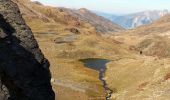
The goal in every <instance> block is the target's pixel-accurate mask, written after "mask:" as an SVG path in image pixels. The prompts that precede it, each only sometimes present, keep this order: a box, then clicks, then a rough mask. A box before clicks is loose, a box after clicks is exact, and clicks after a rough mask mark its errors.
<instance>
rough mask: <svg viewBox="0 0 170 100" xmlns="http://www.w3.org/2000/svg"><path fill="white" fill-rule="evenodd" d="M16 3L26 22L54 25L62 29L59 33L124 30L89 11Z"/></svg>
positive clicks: (26, 0)
mask: <svg viewBox="0 0 170 100" xmlns="http://www.w3.org/2000/svg"><path fill="white" fill-rule="evenodd" d="M14 1H16V2H17V3H18V5H19V6H20V9H21V12H22V13H23V16H24V17H25V19H26V20H28V21H30V22H31V21H32V19H35V20H36V22H35V23H40V22H43V23H44V25H46V24H47V23H53V24H55V25H58V26H59V27H60V28H61V29H60V30H59V29H58V31H59V32H60V31H61V32H62V31H63V30H68V32H69V30H71V29H72V28H74V29H76V30H78V31H80V33H96V32H97V33H101V34H104V33H109V32H115V31H121V30H123V28H121V27H120V26H118V25H116V24H113V23H112V22H111V21H109V20H107V19H104V18H102V17H99V16H97V15H96V14H94V13H92V12H90V11H88V10H84V11H83V10H82V11H81V10H71V9H66V8H57V7H49V6H45V7H44V6H43V5H41V4H37V3H36V2H34V3H31V2H29V0H24V1H22V0H14ZM18 1H19V2H18ZM24 2H27V3H24ZM84 15H86V16H84ZM35 20H34V21H35ZM55 25H54V27H55ZM51 30H53V29H51Z"/></svg>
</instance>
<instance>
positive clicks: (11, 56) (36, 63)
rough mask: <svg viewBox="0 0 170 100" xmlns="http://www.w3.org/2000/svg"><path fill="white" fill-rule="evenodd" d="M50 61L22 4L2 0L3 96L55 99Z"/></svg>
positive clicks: (0, 55) (5, 98) (0, 90)
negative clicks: (23, 16) (25, 14)
mask: <svg viewBox="0 0 170 100" xmlns="http://www.w3.org/2000/svg"><path fill="white" fill-rule="evenodd" d="M50 79H51V74H50V71H49V62H48V60H47V59H45V58H44V55H43V54H42V53H41V50H40V49H39V46H38V44H37V41H36V40H35V39H34V36H33V34H32V32H31V30H30V28H29V27H28V26H27V25H26V24H25V21H24V20H23V18H22V16H21V14H20V11H19V9H18V6H17V5H16V4H15V3H13V2H12V1H11V0H0V100H54V92H53V90H52V87H51V83H50Z"/></svg>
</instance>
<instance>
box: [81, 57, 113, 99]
mask: <svg viewBox="0 0 170 100" xmlns="http://www.w3.org/2000/svg"><path fill="white" fill-rule="evenodd" d="M80 61H81V62H83V63H84V65H85V66H86V67H88V68H91V69H94V70H97V71H98V72H99V79H100V81H101V82H102V83H103V88H104V89H105V91H106V100H110V97H111V95H112V93H113V91H112V90H111V89H110V88H109V87H108V86H107V83H106V81H105V80H104V79H103V78H104V73H105V71H106V69H107V68H106V64H107V63H108V62H110V60H107V59H100V58H88V59H81V60H80Z"/></svg>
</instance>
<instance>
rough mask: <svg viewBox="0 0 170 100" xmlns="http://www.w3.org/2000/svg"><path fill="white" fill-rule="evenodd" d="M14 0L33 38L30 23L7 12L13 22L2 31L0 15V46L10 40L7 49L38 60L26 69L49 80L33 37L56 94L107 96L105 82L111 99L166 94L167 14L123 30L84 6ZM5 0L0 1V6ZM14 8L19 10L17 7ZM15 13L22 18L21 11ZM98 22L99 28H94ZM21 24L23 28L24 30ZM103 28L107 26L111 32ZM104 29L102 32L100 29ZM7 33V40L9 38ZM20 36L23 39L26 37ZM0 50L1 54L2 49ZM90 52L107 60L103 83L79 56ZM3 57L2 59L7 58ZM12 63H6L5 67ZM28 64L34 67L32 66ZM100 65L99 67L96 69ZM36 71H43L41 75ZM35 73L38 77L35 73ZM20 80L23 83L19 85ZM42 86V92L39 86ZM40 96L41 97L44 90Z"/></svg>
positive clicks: (164, 97) (74, 99) (83, 99)
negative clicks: (82, 7) (149, 22)
mask: <svg viewBox="0 0 170 100" xmlns="http://www.w3.org/2000/svg"><path fill="white" fill-rule="evenodd" d="M13 1H14V2H15V3H16V4H17V5H18V6H19V9H20V10H21V14H22V17H23V18H24V19H25V21H26V23H27V24H28V26H29V27H30V28H31V30H32V31H33V34H34V36H35V38H36V40H37V42H36V41H35V39H34V37H33V35H32V33H31V31H30V29H29V28H28V27H27V26H25V24H24V26H22V25H23V24H21V23H23V22H21V23H20V21H17V23H15V21H10V20H11V19H10V18H9V19H7V22H8V21H9V22H11V23H9V22H8V23H9V25H11V26H13V27H12V29H10V28H11V27H8V29H10V30H11V31H10V32H9V31H7V29H6V27H4V23H6V22H4V20H3V18H4V17H3V16H2V17H0V19H1V20H2V21H1V22H0V23H3V24H0V25H1V26H0V27H2V28H1V29H2V30H1V31H0V32H1V34H0V36H1V37H2V39H0V41H2V43H1V44H2V46H6V45H10V43H12V44H11V45H12V47H13V45H14V46H16V47H17V48H12V47H11V45H10V46H7V47H8V48H9V49H10V50H11V49H12V51H15V52H16V50H17V51H18V50H19V51H21V52H19V54H18V52H17V54H16V53H14V54H15V55H22V54H25V55H28V56H26V58H24V59H28V61H30V62H35V65H37V64H38V65H39V67H40V70H38V68H39V67H38V68H37V67H35V65H34V64H33V65H32V66H34V67H35V68H34V67H27V66H26V68H27V71H33V73H34V71H36V72H38V73H35V74H34V75H35V76H37V77H36V79H41V82H47V83H48V84H49V80H50V74H49V70H48V67H49V65H48V63H47V60H45V58H44V56H43V55H42V53H41V52H40V50H39V49H38V45H37V43H38V44H39V47H40V48H41V50H42V52H43V53H44V55H45V56H46V57H47V59H48V60H49V62H50V64H51V67H50V70H51V76H52V80H51V83H52V88H53V90H54V91H55V95H56V97H57V98H56V99H57V100H89V99H92V100H106V92H108V91H106V89H104V87H103V85H105V86H106V85H107V87H105V88H108V89H109V90H111V92H113V93H110V92H109V93H108V96H109V97H108V98H109V99H111V100H168V99H169V89H170V88H169V86H170V82H169V79H170V75H169V73H170V66H169V62H170V59H169V55H170V52H169V47H170V46H169V41H170V40H169V32H170V29H169V23H170V21H169V19H170V17H169V15H166V16H164V17H162V18H161V19H159V20H157V21H155V22H153V23H152V24H148V25H144V26H140V27H137V28H135V29H131V30H124V29H122V28H120V27H119V26H117V25H116V26H115V25H113V24H108V25H106V23H110V21H108V20H105V19H103V17H98V16H96V14H93V13H91V12H89V11H88V10H86V9H79V10H73V9H66V8H57V7H50V6H45V5H42V4H41V3H39V2H31V1H29V0H13ZM3 2H5V1H3ZM0 4H2V3H0ZM4 6H5V5H2V7H4ZM9 11H10V10H9ZM14 12H15V13H16V14H17V16H19V14H18V13H17V12H18V11H17V10H15V11H14ZM5 14H6V13H5ZM12 14H13V13H12ZM85 15H87V16H85ZM7 17H8V16H7ZM12 18H16V17H12ZM19 18H21V16H20V17H19ZM94 19H96V20H97V23H95V22H93V20H94ZM21 21H23V20H21ZM13 23H14V24H13ZM98 24H100V25H98ZM15 25H21V26H22V27H19V28H18V27H16V26H15ZM5 26H8V24H5ZM97 26H98V27H100V28H99V29H98V27H97ZM104 26H105V27H104ZM25 29H26V32H25V31H24V30H25ZM108 29H111V31H113V32H111V31H110V30H108ZM14 30H16V32H13V31H14ZM19 30H23V31H24V32H23V31H21V32H20V31H19ZM103 30H104V31H103ZM115 30H116V31H115ZM7 33H12V35H9V38H5V37H6V34H7ZM19 33H22V34H19ZM26 33H29V34H26ZM106 33H107V35H103V34H106ZM25 35H26V36H25ZM7 36H8V35H7ZM4 38H5V39H4ZM11 38H12V40H10V39H11ZM6 39H7V40H6ZM18 40H20V41H21V42H19V41H18ZM25 40H27V42H26V41H25ZM11 41H15V42H11ZM32 41H34V42H32ZM13 43H14V44H13ZM0 46H1V45H0ZM18 46H19V47H18ZM32 46H33V47H32ZM20 47H21V48H24V50H23V49H20ZM0 48H1V47H0ZM4 52H5V53H6V52H8V50H6V49H5V50H4V49H2V51H1V49H0V55H4V54H5V53H4ZM30 53H31V54H32V55H31V54H30ZM7 54H8V55H9V57H11V55H13V53H10V52H8V53H7ZM4 56H5V57H6V55H4ZM2 57H3V56H2ZM19 57H21V58H19ZM19 57H17V58H18V59H22V60H21V61H22V62H25V61H24V59H23V56H19ZM24 57H25V56H24ZM29 58H30V59H29ZM32 58H35V59H32ZM89 58H92V59H93V58H99V59H107V60H109V62H108V63H107V64H106V67H107V69H105V73H103V74H102V79H101V80H103V81H104V84H103V83H102V82H101V81H100V79H99V72H98V71H96V70H94V69H91V68H88V67H86V66H85V64H84V63H82V62H81V61H80V60H81V59H89ZM0 59H1V57H0ZM3 59H4V60H6V58H3ZM12 59H15V58H12ZM12 61H13V60H12ZM14 61H15V60H14ZM14 61H13V62H11V63H12V65H15V63H16V64H17V65H18V66H20V65H19V64H20V63H21V62H20V61H18V60H17V61H15V62H14ZM11 63H9V65H6V66H9V67H10V64H11ZM5 64H8V63H5ZM27 64H28V62H26V64H25V65H27ZM28 65H29V64H28ZM29 66H31V65H29ZM22 68H23V70H24V71H23V70H22V69H21V70H19V73H20V72H25V70H26V69H24V68H25V67H22ZM32 68H33V70H31V69H32ZM43 68H45V69H44V70H45V72H47V73H48V74H47V73H46V74H44V73H45V72H44V71H43V72H41V69H42V70H43ZM4 71H6V69H4ZM7 71H8V70H7ZM101 71H103V70H102V69H101ZM40 73H43V75H44V76H43V75H41V74H40ZM13 74H15V72H14V73H10V75H13ZM24 75H25V73H24ZM39 75H41V76H42V77H40V78H39ZM26 76H27V74H26ZM23 77H25V76H23ZM23 77H21V79H22V80H24V82H26V83H25V84H27V79H28V80H29V78H23ZM103 77H104V78H103ZM46 79H47V80H48V81H47V80H46ZM33 80H34V78H33ZM8 81H9V80H8ZM19 82H21V81H19ZM8 83H9V82H8ZM36 83H37V84H35V85H36V86H37V85H39V84H41V83H39V81H38V80H37V81H36ZM16 84H17V83H16ZM21 84H22V83H21ZM30 84H31V83H30ZM42 84H43V83H42ZM10 86H11V85H10ZM17 86H18V85H17ZM19 86H21V87H22V85H19ZM31 86H32V85H31ZM33 86H34V85H33ZM47 86H48V85H47ZM24 87H27V86H24ZM49 87H50V86H49ZM3 89H6V88H3ZM17 89H18V88H17ZM49 91H50V90H49ZM3 92H4V91H3ZM3 92H2V93H3ZM41 92H43V90H42V91H41ZM41 92H38V94H40V95H41ZM5 93H7V94H9V93H8V91H7V92H6V91H5ZM12 93H13V92H12ZM19 93H20V92H19ZM31 93H32V92H31ZM48 93H50V92H48ZM35 94H36V93H35ZM52 94H53V93H52ZM7 96H9V95H7ZM37 96H38V95H37ZM43 96H45V97H46V96H47V95H43ZM110 96H111V97H110ZM2 97H3V96H2ZM48 97H50V96H48ZM51 97H53V96H51ZM37 98H38V97H37ZM24 100H25V99H24ZM31 100H32V99H31ZM33 100H34V99H33ZM40 100H41V99H40ZM42 100H43V99H42ZM45 100H47V99H45Z"/></svg>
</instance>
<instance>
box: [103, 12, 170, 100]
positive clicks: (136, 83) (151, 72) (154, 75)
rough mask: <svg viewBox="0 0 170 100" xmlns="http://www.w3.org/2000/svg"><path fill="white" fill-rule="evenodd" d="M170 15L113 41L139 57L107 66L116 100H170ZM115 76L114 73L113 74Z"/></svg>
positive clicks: (120, 60) (124, 33) (109, 82)
mask: <svg viewBox="0 0 170 100" xmlns="http://www.w3.org/2000/svg"><path fill="white" fill-rule="evenodd" d="M169 26H170V15H166V16H164V17H162V18H161V19H159V20H158V21H156V22H154V23H152V24H149V25H145V26H140V27H138V28H136V29H133V30H128V31H124V32H122V33H120V34H117V35H115V36H112V38H113V39H115V40H116V41H119V42H121V43H126V44H127V45H129V50H131V51H136V52H135V53H136V57H127V58H121V59H119V60H117V61H113V62H110V63H109V64H108V71H107V72H106V78H107V80H108V81H107V82H108V84H109V86H110V88H111V89H115V91H116V92H115V94H114V95H113V96H112V98H113V99H116V100H124V99H126V100H150V99H154V100H168V99H169V97H170V96H169V91H168V90H169V89H170V88H169V86H170V81H169V80H170V74H169V73H170V66H169V62H170V49H169V48H170V45H169V44H170V28H169ZM113 72H114V73H113Z"/></svg>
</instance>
